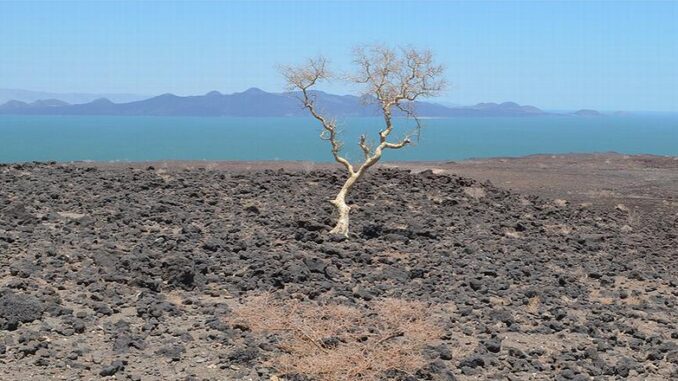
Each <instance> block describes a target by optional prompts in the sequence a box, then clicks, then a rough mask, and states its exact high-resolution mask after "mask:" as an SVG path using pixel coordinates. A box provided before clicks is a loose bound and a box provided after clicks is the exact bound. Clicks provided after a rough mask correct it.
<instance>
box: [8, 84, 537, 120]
mask: <svg viewBox="0 0 678 381" xmlns="http://www.w3.org/2000/svg"><path fill="white" fill-rule="evenodd" d="M298 95H299V94H298V93H292V92H287V93H269V92H266V91H263V90H260V89H257V88H251V89H248V90H246V91H243V92H239V93H233V94H222V93H220V92H218V91H211V92H209V93H207V94H205V95H197V96H183V97H182V96H177V95H174V94H163V95H159V96H156V97H152V98H148V99H143V100H136V101H131V102H121V103H115V102H113V101H112V100H110V99H108V98H105V97H102V98H99V99H95V100H92V101H90V102H87V103H79V104H71V103H69V102H67V101H64V99H56V98H49V99H40V100H35V101H33V102H30V103H29V102H24V101H18V100H11V101H9V102H6V103H4V104H2V105H0V114H21V115H129V116H144V115H148V116H234V117H284V116H307V115H308V113H307V112H306V110H304V109H303V108H302V107H301V103H300V101H299V100H298V99H297V98H298ZM312 96H313V97H314V98H315V100H316V104H317V105H318V107H319V109H320V110H321V111H322V112H324V113H327V114H328V115H336V116H356V117H360V116H378V115H379V110H378V108H377V106H376V105H375V104H374V103H370V102H367V103H366V102H364V101H363V98H360V97H357V96H353V95H335V94H328V93H325V92H322V91H313V92H312ZM414 107H415V110H416V111H417V114H418V115H419V116H421V117H455V116H464V117H474V116H483V117H488V116H494V117H499V116H504V117H522V116H537V115H545V114H547V113H546V112H544V111H542V110H540V109H539V108H537V107H534V106H522V105H519V104H517V103H514V102H504V103H479V104H477V105H475V106H453V107H450V106H443V105H440V104H437V103H430V102H416V103H415V104H414Z"/></svg>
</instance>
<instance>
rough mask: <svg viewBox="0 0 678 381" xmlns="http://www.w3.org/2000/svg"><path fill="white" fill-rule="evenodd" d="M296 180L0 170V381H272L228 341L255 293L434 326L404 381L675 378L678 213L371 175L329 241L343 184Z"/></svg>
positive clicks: (246, 344)
mask: <svg viewBox="0 0 678 381" xmlns="http://www.w3.org/2000/svg"><path fill="white" fill-rule="evenodd" d="M305 169H306V170H303V168H301V169H299V168H297V169H287V170H265V169H249V170H247V169H242V168H216V169H205V168H195V169H186V168H185V167H183V168H182V167H180V166H176V167H168V168H161V167H159V166H156V167H152V166H151V167H148V165H144V166H141V165H135V166H134V168H127V167H126V166H125V165H117V166H100V165H99V166H92V165H87V164H80V165H61V164H30V165H4V166H0V379H2V380H51V379H66V380H71V379H85V380H91V379H102V378H106V377H108V378H111V379H113V378H115V379H123V380H124V379H131V380H269V379H271V377H272V376H273V375H276V374H277V373H276V371H275V370H274V369H270V368H268V367H266V366H264V365H262V364H263V363H264V362H265V360H266V359H268V358H270V357H271V356H275V355H276V353H277V352H279V350H280V349H279V348H276V347H275V346H274V345H270V343H269V342H266V340H265V339H262V338H256V337H253V336H252V335H250V334H249V333H248V332H246V330H243V329H242V328H241V327H236V326H233V325H232V324H229V323H228V316H229V315H230V314H231V313H232V311H233V309H234V308H237V306H238V303H239V301H240V300H242V299H243V298H245V297H247V296H249V295H252V294H256V293H261V292H270V293H272V294H273V295H274V296H275V297H276V298H278V299H280V300H285V299H290V298H295V299H298V300H302V301H303V302H309V301H319V300H321V301H333V302H336V303H341V304H346V305H351V306H356V307H361V306H365V305H367V304H369V303H370V302H371V301H373V300H377V299H379V298H384V297H395V298H401V299H407V300H417V301H423V302H426V303H430V304H431V306H432V307H433V306H437V307H441V306H442V307H444V308H443V310H444V311H446V314H447V315H446V316H445V320H444V326H443V331H444V333H443V334H442V335H436V336H435V337H431V341H430V346H429V347H428V348H426V350H424V351H423V353H422V356H424V357H425V358H426V361H427V363H428V365H427V366H425V367H423V368H422V369H421V370H420V371H418V372H417V373H416V374H415V375H412V376H411V377H410V379H426V380H455V379H458V380H484V379H508V380H525V379H538V380H540V379H563V380H570V379H572V380H588V379H603V380H607V379H624V378H630V379H643V380H648V379H655V380H668V379H672V378H673V379H675V378H677V377H678V345H677V344H676V342H677V339H678V326H677V325H678V319H677V316H678V314H677V313H676V306H677V301H678V289H677V288H676V286H677V285H678V278H677V276H676V275H677V274H676V265H675V262H676V258H677V249H676V247H677V246H678V215H676V214H675V213H673V211H672V210H673V209H670V208H672V207H673V206H672V205H674V204H672V203H675V201H676V199H675V197H676V194H672V193H670V192H669V193H666V194H665V198H666V199H665V200H663V201H666V205H667V207H666V208H668V209H666V208H665V209H664V211H665V213H663V214H660V216H661V217H660V218H654V219H652V218H650V217H646V218H645V219H643V221H646V222H644V223H639V222H638V221H639V220H638V218H637V213H636V212H635V211H634V210H633V209H630V208H628V207H625V206H623V205H622V206H619V207H618V206H616V205H617V204H618V203H617V202H616V201H615V203H614V205H615V206H613V207H610V208H607V209H605V208H593V207H591V206H590V205H588V204H587V203H583V205H582V203H580V202H573V201H566V200H565V198H562V199H558V200H554V198H550V197H539V196H534V195H532V196H530V195H527V194H523V193H517V192H513V191H508V190H505V189H504V188H499V187H496V186H494V185H492V184H491V183H489V182H482V183H481V182H478V181H475V180H472V179H470V178H464V177H459V176H457V175H453V174H450V173H449V171H450V170H449V168H448V169H445V168H443V170H438V171H435V172H434V171H430V170H428V171H426V170H422V169H423V168H418V170H417V171H409V170H405V169H398V168H391V169H389V168H383V167H382V168H380V169H378V170H375V171H373V172H372V173H370V174H369V175H368V176H366V177H365V178H364V179H363V180H361V183H359V185H358V186H357V188H356V189H355V191H354V193H353V194H352V196H351V197H350V201H351V202H352V203H354V204H355V206H354V208H353V210H352V236H351V237H350V239H348V240H342V239H337V238H334V237H330V236H328V235H327V234H326V232H327V230H329V228H330V227H331V224H332V222H333V221H332V218H333V217H332V216H333V210H332V208H331V205H330V204H329V203H327V200H328V199H329V198H330V197H331V196H332V194H333V193H334V192H335V191H336V190H337V188H338V187H339V186H340V183H341V182H342V179H343V174H342V172H340V171H338V170H332V169H318V170H311V168H305ZM672 171H673V170H669V173H673V172H672ZM479 178H481V177H479ZM537 193H538V192H537ZM646 216H647V215H646ZM296 378H297V379H303V378H302V377H300V376H298V377H296Z"/></svg>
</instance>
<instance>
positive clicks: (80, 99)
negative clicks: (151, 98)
mask: <svg viewBox="0 0 678 381" xmlns="http://www.w3.org/2000/svg"><path fill="white" fill-rule="evenodd" d="M98 98H108V99H110V100H111V101H113V102H118V103H125V102H134V101H138V100H142V99H146V98H148V96H147V95H138V94H87V93H50V92H45V91H31V90H21V89H0V104H3V103H6V102H8V101H11V100H15V101H21V102H26V103H31V102H35V101H38V100H42V99H58V100H60V101H62V102H66V103H71V104H76V103H87V102H91V101H93V100H95V99H98Z"/></svg>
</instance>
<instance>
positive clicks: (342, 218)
mask: <svg viewBox="0 0 678 381" xmlns="http://www.w3.org/2000/svg"><path fill="white" fill-rule="evenodd" d="M361 175H362V171H358V172H355V173H353V174H351V175H350V176H349V177H348V179H346V182H345V183H344V185H343V186H342V187H341V190H340V191H339V193H338V194H337V196H336V197H335V198H334V200H331V201H330V203H331V204H332V205H334V207H335V208H337V212H338V214H339V217H338V218H337V225H336V226H335V227H334V229H332V230H330V234H341V235H343V236H344V237H348V222H349V212H350V211H351V207H350V206H348V204H346V196H347V195H348V192H349V191H350V190H351V188H352V187H353V184H355V182H356V181H357V180H358V179H359V178H360V176H361Z"/></svg>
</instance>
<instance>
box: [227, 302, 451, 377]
mask: <svg viewBox="0 0 678 381" xmlns="http://www.w3.org/2000/svg"><path fill="white" fill-rule="evenodd" d="M228 322H229V323H230V324H232V325H234V326H239V327H241V328H244V329H249V330H251V331H252V333H254V334H255V335H257V336H259V337H264V336H266V335H271V334H274V335H276V336H277V338H278V348H279V349H280V350H281V352H280V354H279V355H277V356H274V357H272V358H271V359H270V360H269V361H268V364H267V365H268V366H271V367H273V368H274V369H276V371H277V372H279V374H281V375H303V376H306V377H309V378H311V379H313V380H318V381H348V380H351V381H355V380H362V381H372V380H381V379H384V377H385V375H386V374H387V373H388V372H391V373H392V374H401V375H402V374H412V373H414V372H416V371H417V370H418V369H420V368H421V367H423V366H424V365H425V361H424V358H423V357H422V354H421V353H422V349H423V348H424V347H425V346H426V345H427V344H430V343H431V342H434V341H436V340H437V339H438V338H439V337H440V336H441V335H442V330H441V328H440V327H439V325H438V323H437V321H436V318H435V317H434V316H433V315H432V314H431V313H430V309H429V306H427V305H426V304H425V303H421V302H412V301H405V300H401V299H392V298H388V299H381V300H378V301H375V302H373V303H371V304H370V305H369V306H368V307H366V308H363V309H361V308H357V307H351V306H345V305H339V304H324V305H322V304H317V303H312V304H311V303H302V302H299V301H296V300H292V301H286V302H284V303H283V302H280V301H277V300H274V299H273V298H272V297H271V296H270V295H259V296H254V297H250V298H248V299H246V300H245V301H244V303H241V304H239V305H237V306H236V307H235V308H234V313H233V314H232V316H230V317H229V318H228Z"/></svg>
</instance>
